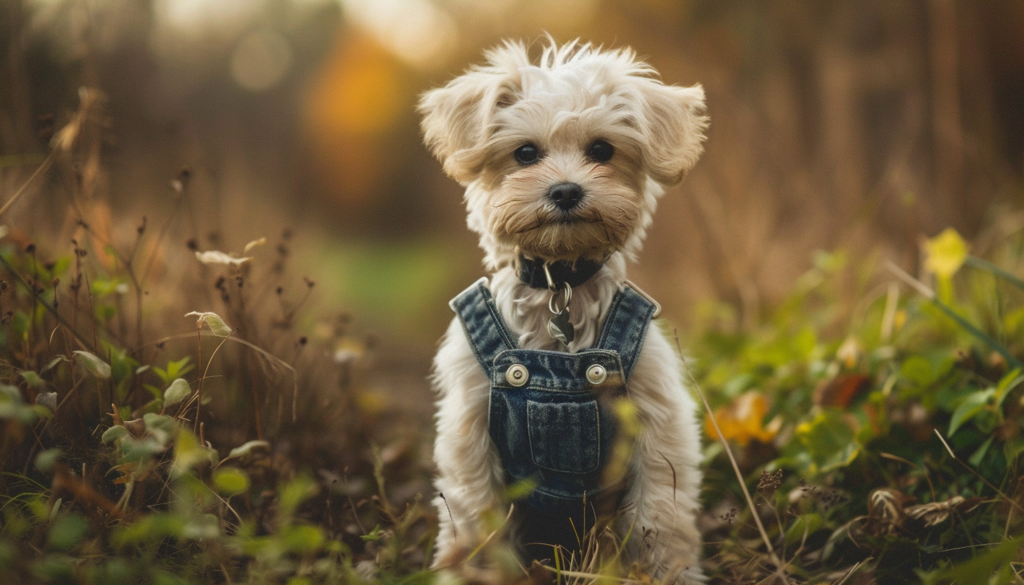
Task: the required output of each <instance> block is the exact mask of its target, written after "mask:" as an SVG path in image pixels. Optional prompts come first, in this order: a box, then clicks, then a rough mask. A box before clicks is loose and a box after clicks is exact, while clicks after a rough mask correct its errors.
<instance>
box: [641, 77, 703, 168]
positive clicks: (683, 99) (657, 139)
mask: <svg viewBox="0 0 1024 585" xmlns="http://www.w3.org/2000/svg"><path fill="white" fill-rule="evenodd" d="M641 91H642V94H643V98H644V102H645V103H644V106H643V112H644V118H646V128H644V131H645V134H646V135H647V136H646V138H647V144H646V151H645V152H644V158H645V159H646V160H645V162H646V165H647V172H648V174H650V176H651V178H653V179H654V180H655V181H657V182H659V183H661V184H662V185H674V184H676V183H678V182H679V181H682V180H683V177H684V176H686V172H687V171H689V170H690V169H691V168H692V167H693V165H694V164H696V163H697V159H698V158H700V154H701V152H703V151H704V146H703V142H704V130H705V129H706V128H707V126H708V117H707V116H706V115H704V88H702V87H701V86H700V85H694V86H693V87H678V86H674V85H663V84H661V83H660V82H658V81H656V80H653V79H649V80H647V83H644V84H643V88H642V90H641Z"/></svg>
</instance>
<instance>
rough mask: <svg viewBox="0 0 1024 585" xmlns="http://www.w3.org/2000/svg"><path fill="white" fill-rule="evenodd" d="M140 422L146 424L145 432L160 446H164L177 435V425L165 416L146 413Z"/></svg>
mask: <svg viewBox="0 0 1024 585" xmlns="http://www.w3.org/2000/svg"><path fill="white" fill-rule="evenodd" d="M142 420H143V422H145V423H146V430H147V431H149V433H150V434H151V435H153V437H155V438H156V440H157V441H159V442H160V444H162V445H166V444H167V443H168V442H169V441H170V440H171V439H173V438H174V437H175V436H176V435H177V434H178V424H177V423H176V422H174V419H173V418H172V417H169V416H167V415H166V414H156V413H152V412H147V413H146V414H144V415H142Z"/></svg>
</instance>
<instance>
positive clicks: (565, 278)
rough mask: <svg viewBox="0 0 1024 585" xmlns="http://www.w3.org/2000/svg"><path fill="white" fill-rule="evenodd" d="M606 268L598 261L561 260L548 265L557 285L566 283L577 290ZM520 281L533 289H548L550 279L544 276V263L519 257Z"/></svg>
mask: <svg viewBox="0 0 1024 585" xmlns="http://www.w3.org/2000/svg"><path fill="white" fill-rule="evenodd" d="M602 266H604V262H598V261H597V260H584V259H582V258H581V259H578V260H575V261H572V262H570V261H568V260H560V261H557V262H549V263H548V271H550V272H551V279H552V280H553V281H555V284H561V283H563V282H564V283H566V284H568V285H569V286H571V287H573V288H575V287H577V286H579V285H581V284H583V283H584V282H587V281H588V280H590V277H591V276H594V275H595V274H597V271H598V270H601V267H602ZM519 280H521V281H523V282H524V283H526V284H528V285H530V286H531V287H533V288H548V279H547V276H546V275H545V274H544V261H543V260H538V259H535V258H527V257H526V256H523V255H522V254H520V255H519Z"/></svg>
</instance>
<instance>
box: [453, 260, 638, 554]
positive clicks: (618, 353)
mask: <svg viewBox="0 0 1024 585" xmlns="http://www.w3.org/2000/svg"><path fill="white" fill-rule="evenodd" d="M486 282H487V281H486V279H481V280H479V281H477V282H476V283H474V284H473V285H472V286H470V287H469V288H467V289H466V290H465V291H463V292H462V293H461V294H459V296H457V297H455V299H453V300H452V301H451V303H450V304H451V307H452V310H454V311H455V313H456V314H457V315H458V316H459V319H460V320H461V321H462V325H463V328H464V329H465V332H466V336H467V337H468V339H469V342H470V346H472V348H473V352H474V354H475V355H476V358H477V360H478V361H479V362H480V366H481V367H482V368H483V369H484V371H485V372H486V373H487V375H488V377H489V378H490V379H491V395H490V409H489V420H488V427H489V432H490V436H491V439H492V440H493V441H494V444H495V446H496V447H497V450H498V453H499V455H500V457H501V461H502V465H503V467H504V470H505V474H506V478H505V480H506V483H508V484H511V483H514V482H516V481H522V480H531V481H534V482H536V485H537V487H536V489H534V490H533V492H532V493H531V494H530V495H529V496H528V497H527V498H526V500H525V501H523V502H520V503H517V505H521V506H522V507H523V508H525V509H529V510H532V511H534V512H536V513H537V516H538V518H541V519H543V520H544V521H545V522H546V521H550V520H556V521H557V519H559V518H561V522H562V524H563V526H561V527H560V528H556V527H553V526H549V525H547V524H545V523H542V524H543V525H544V526H546V528H543V529H542V530H541V531H540V532H539V533H536V534H535V537H536V538H538V539H541V538H544V539H546V540H543V542H552V540H561V541H563V542H562V544H564V545H565V546H567V547H568V548H574V546H570V545H571V544H572V543H571V542H570V543H566V542H564V541H565V540H566V538H557V537H553V534H552V533H554V532H558V533H562V534H563V535H565V534H566V530H565V526H568V524H567V523H565V519H566V518H571V519H572V525H571V526H573V527H575V529H576V530H577V531H579V532H582V528H583V526H584V524H585V525H586V526H590V525H592V523H593V522H592V521H591V520H589V519H588V518H587V516H589V515H590V514H592V513H593V509H592V505H586V504H585V503H584V502H587V501H588V500H589V501H590V502H593V501H594V500H595V499H598V498H599V497H600V494H601V492H603V491H606V490H610V489H611V488H614V487H615V486H614V485H613V484H614V483H616V482H615V481H610V480H609V478H603V477H602V471H603V470H604V466H605V464H606V463H607V462H608V456H609V454H610V453H611V450H612V446H613V444H614V441H615V437H616V432H617V427H618V419H617V417H616V416H615V413H614V401H615V400H616V399H621V398H623V397H624V396H625V385H626V381H627V380H628V379H629V375H630V373H632V371H633V366H634V365H636V361H637V358H638V357H639V355H640V349H641V347H642V346H643V342H644V339H645V336H646V333H647V327H648V325H649V324H650V321H651V317H652V316H653V315H654V312H655V310H656V308H655V305H654V304H653V303H651V302H650V301H649V300H647V299H646V298H645V297H644V296H643V295H641V294H640V293H638V292H637V291H635V290H634V289H632V288H631V287H629V286H628V285H627V286H625V287H623V289H622V290H621V291H620V292H619V293H618V294H616V295H615V298H614V299H613V300H612V304H611V306H610V308H609V311H608V316H607V318H606V320H605V323H604V326H603V327H602V328H601V335H600V337H599V339H598V343H597V347H594V348H591V349H586V350H582V351H580V352H578V353H565V352H557V351H541V350H526V349H519V348H518V347H517V340H516V338H515V336H514V335H513V334H512V332H510V331H509V329H508V327H507V326H506V325H505V323H504V321H502V319H501V316H500V315H499V314H498V311H497V308H496V307H495V305H494V299H493V297H492V296H491V293H490V290H488V288H487V285H486ZM513 364H522V365H523V366H525V367H526V369H527V371H529V379H528V381H527V383H526V384H525V385H524V386H521V387H515V386H512V385H511V384H509V383H508V381H507V380H506V379H505V372H506V371H507V370H508V368H509V367H510V366H512V365H513ZM594 364H600V365H601V366H603V367H604V368H605V370H606V371H607V379H606V380H605V381H604V382H603V383H602V384H601V385H600V386H594V385H593V384H591V383H590V382H589V381H588V380H587V377H586V371H587V369H588V368H589V367H590V366H592V365H594ZM545 531H546V532H547V533H545ZM534 532H536V531H534ZM568 536H570V537H571V536H572V531H571V530H570V531H568ZM568 540H573V538H569V539H568Z"/></svg>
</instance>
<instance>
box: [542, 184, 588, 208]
mask: <svg viewBox="0 0 1024 585" xmlns="http://www.w3.org/2000/svg"><path fill="white" fill-rule="evenodd" d="M548 197H549V198H550V199H551V201H553V202H554V204H555V205H557V206H558V207H559V209H562V210H563V211H569V210H570V209H572V208H573V207H576V206H577V205H579V203H580V199H583V188H582V187H580V186H579V185H577V184H576V183H559V184H557V185H555V186H553V187H551V189H550V190H549V191H548Z"/></svg>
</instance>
